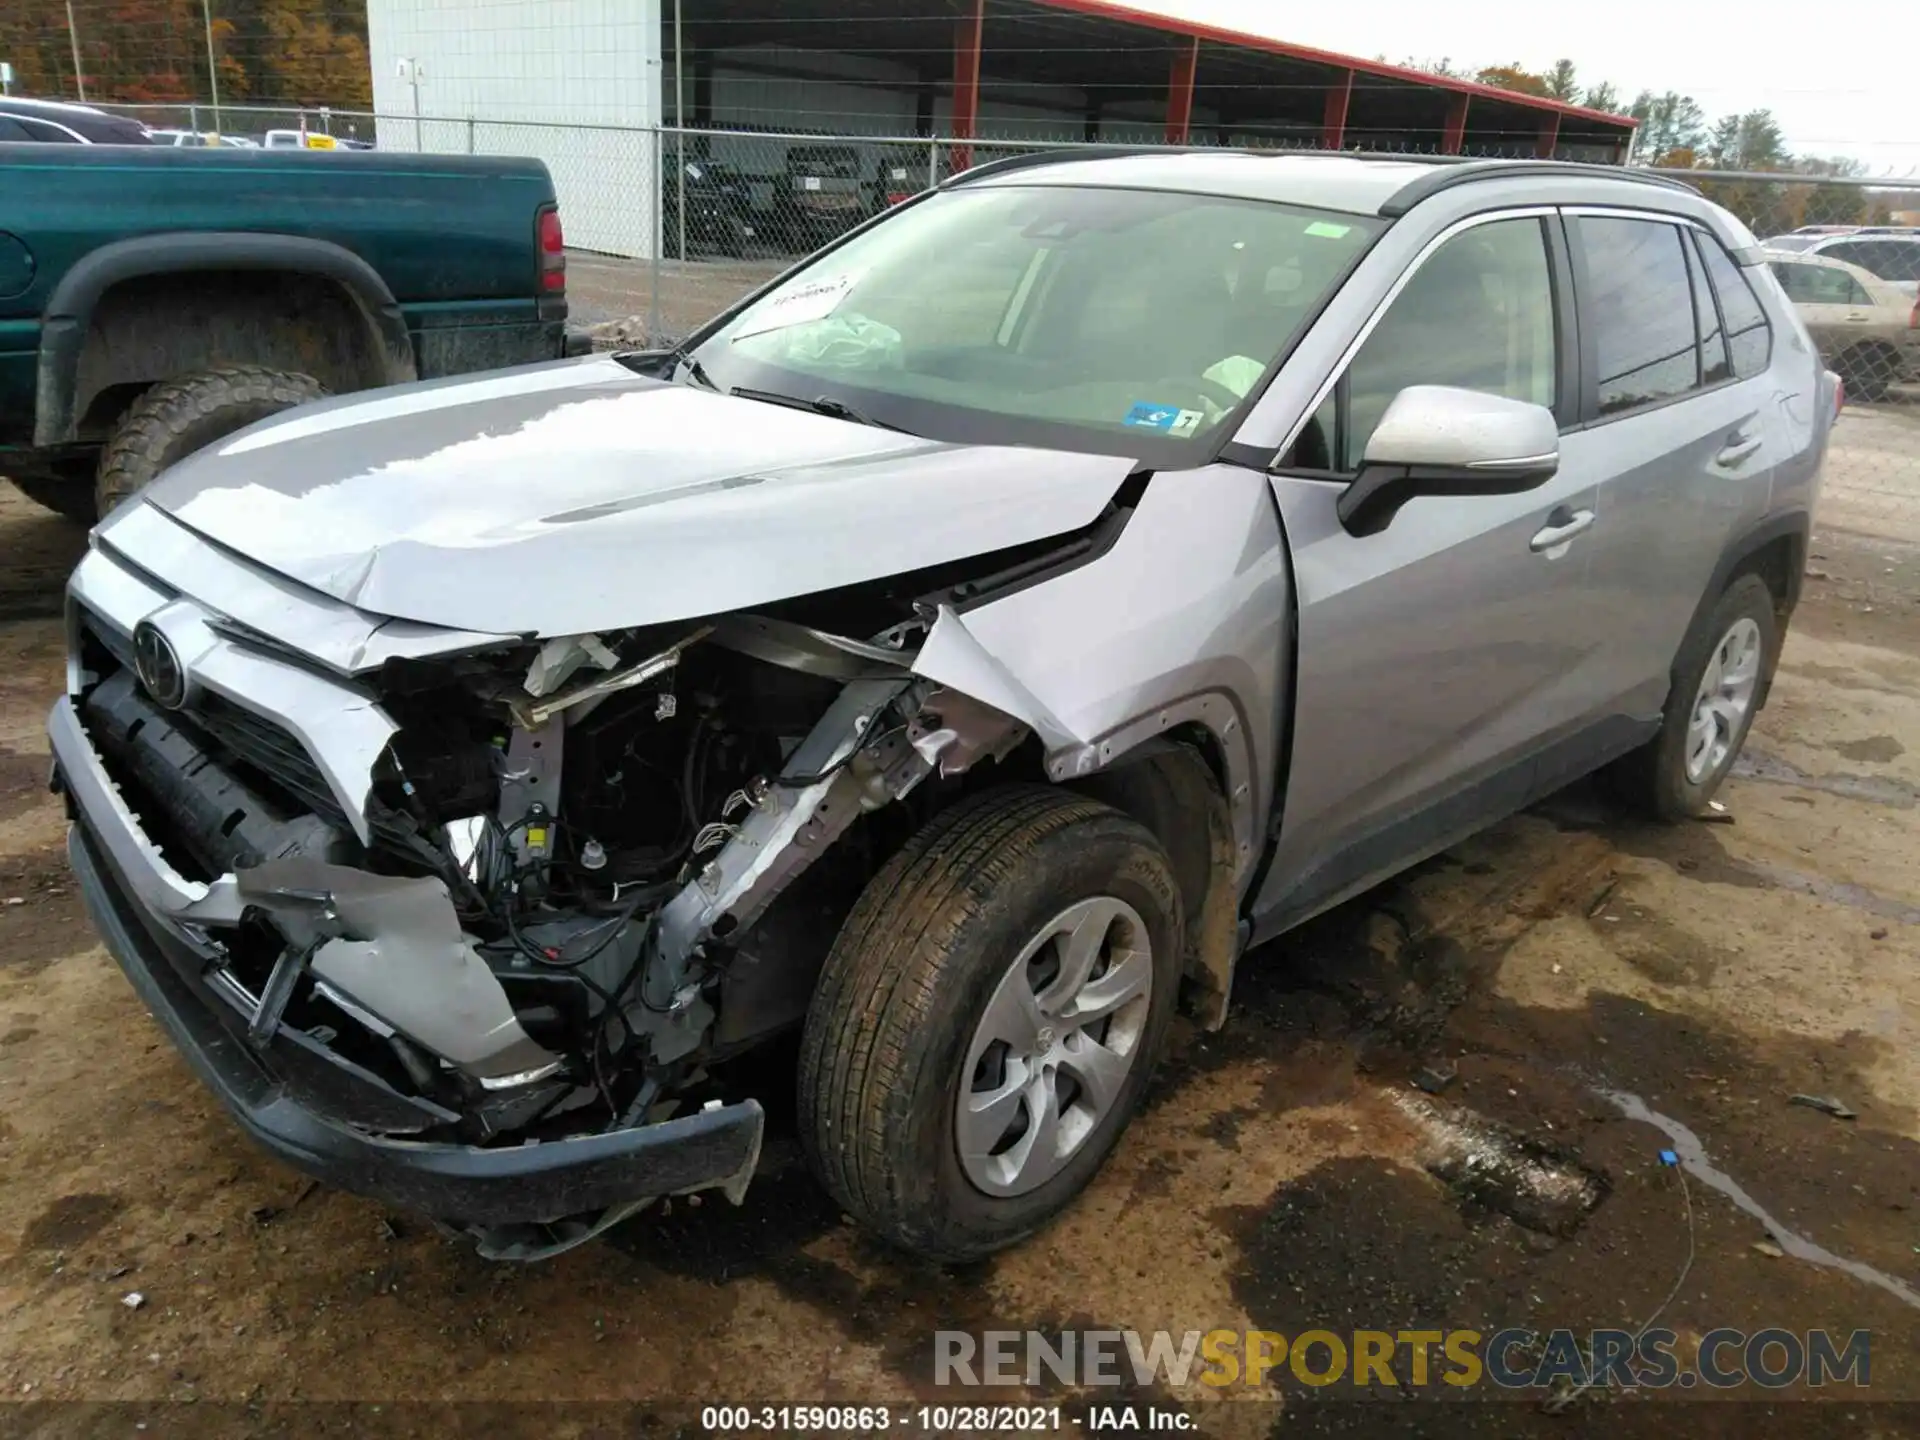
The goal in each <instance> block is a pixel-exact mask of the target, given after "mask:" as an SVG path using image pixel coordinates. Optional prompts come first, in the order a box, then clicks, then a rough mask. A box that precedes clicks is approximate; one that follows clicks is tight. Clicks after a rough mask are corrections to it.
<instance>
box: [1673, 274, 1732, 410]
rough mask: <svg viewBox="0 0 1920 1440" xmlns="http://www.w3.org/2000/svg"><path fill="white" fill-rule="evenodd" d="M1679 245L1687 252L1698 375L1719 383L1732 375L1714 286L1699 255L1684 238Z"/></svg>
mask: <svg viewBox="0 0 1920 1440" xmlns="http://www.w3.org/2000/svg"><path fill="white" fill-rule="evenodd" d="M1680 248H1681V249H1682V250H1684V251H1685V252H1686V256H1687V287H1688V288H1689V289H1690V290H1692V291H1693V324H1694V329H1695V331H1696V332H1697V333H1698V334H1699V336H1700V379H1701V382H1702V383H1703V384H1707V385H1718V384H1719V383H1720V382H1721V381H1722V380H1727V379H1731V378H1732V376H1733V361H1732V360H1731V359H1730V358H1729V357H1728V355H1727V336H1726V332H1725V331H1724V330H1723V329H1722V327H1721V324H1720V307H1719V306H1718V305H1716V304H1714V303H1713V290H1712V289H1711V288H1710V287H1709V286H1708V284H1707V277H1706V272H1705V271H1703V270H1702V269H1701V268H1700V255H1699V252H1698V251H1696V250H1695V249H1694V248H1693V246H1692V245H1690V244H1688V243H1686V241H1685V239H1684V238H1683V239H1682V241H1681V244H1680Z"/></svg>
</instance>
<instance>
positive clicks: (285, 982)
mask: <svg viewBox="0 0 1920 1440" xmlns="http://www.w3.org/2000/svg"><path fill="white" fill-rule="evenodd" d="M314 949H315V946H313V945H289V946H288V947H287V948H286V949H285V950H282V951H281V952H280V958H279V959H278V960H276V961H275V962H274V964H273V973H272V974H270V975H268V976H267V983H266V987H265V988H264V989H263V990H261V992H260V1004H259V1006H258V1007H257V1008H256V1009H255V1010H254V1012H253V1019H251V1020H249V1021H248V1022H247V1043H248V1044H249V1045H251V1046H253V1048H254V1049H256V1050H264V1049H265V1048H266V1047H267V1045H268V1043H269V1042H270V1041H272V1039H273V1037H274V1035H275V1033H276V1032H277V1031H278V1030H279V1029H280V1019H281V1017H282V1016H283V1015H285V1014H286V1013H287V1004H288V1002H289V1001H291V1000H292V999H293V988H294V986H295V985H297V984H298V983H299V981H300V977H301V976H302V975H304V974H305V973H306V969H307V962H308V961H310V960H311V959H313V952H314Z"/></svg>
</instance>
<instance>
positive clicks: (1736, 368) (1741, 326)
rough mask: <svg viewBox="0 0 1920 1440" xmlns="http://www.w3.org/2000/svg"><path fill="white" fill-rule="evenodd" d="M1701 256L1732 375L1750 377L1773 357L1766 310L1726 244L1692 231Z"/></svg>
mask: <svg viewBox="0 0 1920 1440" xmlns="http://www.w3.org/2000/svg"><path fill="white" fill-rule="evenodd" d="M1694 239H1695V240H1696V241H1697V242H1698V244H1699V254H1700V257H1701V259H1703V260H1705V261H1706V264H1707V279H1708V280H1709V281H1711V282H1712V284H1713V293H1714V296H1715V297H1716V298H1717V299H1718V300H1719V302H1720V318H1721V319H1722V320H1723V321H1724V322H1725V324H1726V327H1727V348H1728V350H1730V351H1731V352H1732V354H1733V374H1734V378H1735V379H1738V380H1751V379H1752V378H1753V377H1754V376H1755V375H1758V374H1760V373H1761V372H1762V371H1764V370H1765V369H1766V368H1767V362H1768V361H1769V360H1770V359H1772V357H1773V329H1772V327H1771V326H1769V325H1768V324H1767V312H1766V311H1765V310H1762V309H1761V308H1760V302H1759V301H1758V300H1756V299H1755V298H1754V295H1753V289H1752V287H1751V286H1749V285H1748V284H1747V277H1746V276H1744V275H1742V274H1741V273H1740V267H1739V266H1738V265H1736V264H1734V263H1733V257H1732V256H1730V255H1728V254H1727V251H1726V247H1725V246H1723V245H1722V244H1721V243H1720V242H1719V241H1718V240H1716V239H1714V237H1713V236H1711V235H1700V234H1696V235H1695V236H1694Z"/></svg>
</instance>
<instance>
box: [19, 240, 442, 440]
mask: <svg viewBox="0 0 1920 1440" xmlns="http://www.w3.org/2000/svg"><path fill="white" fill-rule="evenodd" d="M196 272H197V273H224V274H245V275H248V276H257V277H260V278H261V279H263V280H270V279H272V278H273V277H275V276H280V277H287V278H289V279H297V280H298V281H300V282H301V283H302V284H303V285H304V286H306V287H309V288H311V289H312V293H314V294H330V295H333V296H336V297H338V302H339V303H341V304H344V305H345V306H346V307H348V308H349V310H350V312H351V313H352V315H353V316H354V317H355V334H353V335H352V336H347V337H338V338H339V339H340V340H341V341H342V342H343V343H351V344H353V345H355V346H356V347H357V349H358V352H359V353H358V358H355V359H350V360H342V361H341V362H340V363H341V364H343V365H346V364H352V365H355V366H357V368H359V369H360V371H361V373H362V374H363V375H364V377H365V379H366V381H367V382H368V383H371V384H396V383H399V382H401V381H405V380H412V379H415V378H416V377H417V373H418V372H417V367H416V364H415V359H414V353H413V342H412V340H411V338H410V337H409V336H408V333H407V327H406V321H405V318H404V317H403V316H402V314H401V312H400V306H399V302H398V301H396V300H395V299H394V297H393V292H392V291H391V290H389V289H388V288H387V284H386V282H385V281H384V280H382V279H381V278H380V275H379V272H378V271H376V270H375V269H374V268H373V267H372V266H371V265H369V264H368V263H367V262H366V261H365V260H363V259H362V258H361V257H360V256H358V255H355V254H354V253H353V252H352V251H350V250H347V249H345V248H343V247H342V246H339V245H336V244H333V243H331V242H329V241H325V240H316V239H313V238H311V237H308V236H300V235H273V234H240V233H220V232H212V233H199V232H183V233H180V234H175V235H157V236H144V237H137V238H134V239H128V240H119V241H115V242H114V243H112V244H109V245H103V246H101V247H100V248H99V249H97V250H94V251H92V252H91V253H89V254H88V255H86V256H85V257H84V258H82V259H81V260H80V261H79V262H78V263H77V264H76V265H74V267H73V268H72V269H71V270H69V271H68V272H67V273H66V275H65V276H63V277H62V278H61V280H60V283H59V284H58V285H57V286H56V287H55V289H54V292H53V295H52V296H51V297H50V298H49V300H48V302H47V308H46V311H45V313H44V315H43V317H42V325H41V339H40V351H39V359H38V365H37V370H36V376H35V390H36V394H35V419H34V444H35V445H36V446H50V445H59V444H66V443H71V442H73V441H76V440H78V439H81V438H82V421H83V419H85V418H86V417H87V415H88V412H89V410H90V408H91V407H93V406H94V404H95V402H96V400H98V399H100V397H102V396H107V395H110V393H111V392H112V391H113V390H114V388H115V387H116V386H119V387H121V388H129V387H130V388H131V389H132V391H133V393H137V392H138V389H139V388H141V384H142V383H146V384H150V383H152V382H153V381H154V380H157V379H163V378H166V377H165V376H164V375H157V374H156V375H145V376H143V375H140V374H136V373H133V372H134V371H137V370H139V369H140V368H141V367H140V365H139V364H137V363H136V364H134V365H133V366H132V367H131V368H130V369H129V368H128V367H127V366H125V365H124V364H122V363H119V362H115V363H113V364H108V365H104V366H103V365H102V364H100V363H99V357H97V356H94V357H93V360H94V363H92V364H88V363H87V362H88V361H89V358H90V355H89V351H90V346H89V342H90V340H91V339H92V337H93V335H94V330H95V321H96V319H97V318H99V317H100V315H101V313H102V308H103V306H105V307H107V309H108V311H109V312H111V310H112V307H113V306H114V304H115V298H114V297H115V296H116V295H120V296H123V297H124V296H128V295H138V294H142V293H144V288H143V287H148V286H149V282H150V288H153V289H154V290H156V291H157V290H158V288H159V287H160V286H161V285H162V284H163V283H164V282H165V281H166V280H167V279H168V278H170V277H179V276H183V275H189V274H193V273H196ZM313 287H324V288H313ZM194 309H195V310H196V312H197V313H199V314H202V315H205V314H206V313H207V311H206V307H204V306H198V305H196V306H194ZM213 313H214V314H215V316H216V317H217V315H218V313H219V312H218V310H217V307H216V309H215V310H214V312H213ZM221 358H224V359H226V360H227V361H229V362H232V361H237V360H244V359H252V358H255V357H252V356H247V355H229V356H225V357H221ZM163 363H164V362H163ZM296 368H297V367H296ZM83 372H84V373H83ZM175 373H177V371H176V372H175ZM116 376H122V377H123V378H120V379H116V378H115V377H116ZM131 398H132V395H131V394H128V395H126V396H125V400H126V401H130V400H131ZM110 403H111V402H110ZM123 408H124V407H123Z"/></svg>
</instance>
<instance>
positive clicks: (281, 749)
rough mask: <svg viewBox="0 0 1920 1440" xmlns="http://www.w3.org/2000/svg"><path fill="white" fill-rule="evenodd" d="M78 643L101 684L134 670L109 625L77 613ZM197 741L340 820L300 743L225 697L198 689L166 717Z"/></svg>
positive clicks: (128, 649) (124, 644) (129, 650)
mask: <svg viewBox="0 0 1920 1440" xmlns="http://www.w3.org/2000/svg"><path fill="white" fill-rule="evenodd" d="M81 626H82V642H83V646H84V651H85V656H86V661H87V664H88V665H89V667H90V668H92V669H93V670H94V672H95V673H96V674H97V675H98V676H99V678H100V681H101V682H102V683H105V682H107V681H109V680H111V679H112V678H113V677H114V676H115V675H116V674H119V673H122V672H125V673H126V674H127V677H128V679H129V680H131V678H132V670H133V646H132V642H131V641H130V640H129V639H128V638H127V637H126V636H125V635H122V634H121V633H120V632H119V631H117V630H115V629H114V628H113V627H112V626H110V625H106V624H103V623H100V622H99V621H97V620H95V619H94V618H93V617H92V616H91V615H90V614H87V613H86V612H84V611H83V612H82V619H81ZM167 719H168V720H169V721H170V722H173V723H178V724H180V725H182V726H183V727H184V728H186V729H187V730H189V731H191V732H192V733H193V734H194V735H196V736H197V737H199V738H200V739H201V740H202V741H204V742H205V743H206V745H207V748H209V749H210V750H212V751H213V752H214V756H215V758H216V759H218V760H221V761H223V762H227V763H231V764H235V765H237V766H239V767H241V768H243V769H244V770H246V771H248V772H250V773H251V774H252V775H253V776H254V777H256V778H257V779H259V780H265V781H267V782H268V783H269V784H271V785H272V787H273V788H274V789H276V790H278V791H280V792H281V793H282V794H284V795H285V796H286V798H287V799H289V800H292V801H294V802H296V803H297V804H298V805H299V806H300V807H301V808H304V809H306V810H310V811H312V812H313V813H314V814H316V815H318V816H320V817H321V818H323V819H325V820H328V821H331V822H336V823H337V822H340V821H342V820H343V819H344V818H345V817H344V815H343V814H342V812H341V808H340V802H339V801H338V800H337V799H336V798H335V797H334V793H333V789H332V787H331V786H329V785H328V784H327V779H326V776H325V775H324V774H323V773H322V772H321V770H320V767H319V766H318V765H317V764H316V763H314V759H313V757H312V756H311V755H309V754H308V753H307V749H306V747H305V746H304V745H302V744H301V743H300V741H299V739H298V738H297V737H296V736H294V735H293V734H292V733H291V732H289V731H288V730H287V729H286V728H285V727H284V726H282V725H280V724H279V723H278V722H276V721H274V720H270V719H268V718H267V717H266V716H264V715H260V714H257V713H255V712H254V711H251V710H248V709H247V708H246V707H245V706H242V705H237V704H235V703H234V702H233V701H231V700H228V699H226V698H225V697H224V696H220V695H214V694H211V693H208V692H205V691H202V692H201V693H200V694H199V695H197V696H195V697H194V699H193V701H192V703H191V704H190V705H189V706H188V707H187V708H186V709H185V710H184V711H181V712H178V713H176V714H171V715H169V716H168V717H167Z"/></svg>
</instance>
